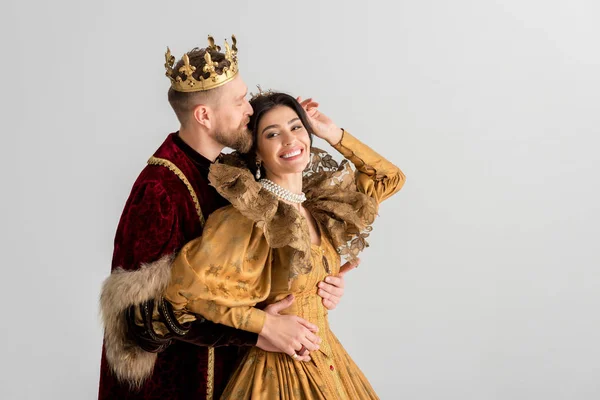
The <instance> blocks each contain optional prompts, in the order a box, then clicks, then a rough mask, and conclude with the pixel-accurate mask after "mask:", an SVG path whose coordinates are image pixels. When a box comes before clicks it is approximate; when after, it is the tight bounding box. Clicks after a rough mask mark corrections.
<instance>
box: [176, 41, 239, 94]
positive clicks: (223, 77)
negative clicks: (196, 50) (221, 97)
mask: <svg viewBox="0 0 600 400" xmlns="http://www.w3.org/2000/svg"><path fill="white" fill-rule="evenodd" d="M231 41H232V45H231V47H229V44H228V43H227V39H225V59H226V60H227V61H229V66H228V67H224V68H223V71H222V73H221V74H218V73H217V70H216V68H217V67H218V65H219V63H217V62H213V60H212V57H211V56H210V52H209V50H212V51H221V47H220V46H217V45H215V39H213V37H212V36H210V35H209V36H208V47H207V48H206V52H205V53H204V61H206V65H205V66H204V68H203V69H202V74H200V80H196V78H194V77H193V76H192V75H193V73H194V72H195V71H196V67H194V66H193V65H190V57H189V56H188V53H185V54H184V55H183V57H182V60H183V65H182V66H181V68H179V71H178V74H177V77H176V78H173V65H174V64H175V57H173V56H172V55H171V49H169V48H168V47H167V52H166V53H165V69H166V73H165V75H166V76H167V77H168V78H169V80H170V81H171V88H173V90H176V91H178V92H200V91H204V90H210V89H214V88H216V87H219V86H222V85H224V84H226V83H227V82H229V81H230V80H232V79H233V78H234V77H235V76H236V75H237V73H238V59H237V46H236V44H237V40H236V38H235V35H231ZM206 73H209V74H210V76H209V77H208V78H204V77H203V75H204V74H206ZM181 74H183V75H184V76H185V80H184V79H182V78H181Z"/></svg>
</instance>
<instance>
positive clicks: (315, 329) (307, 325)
mask: <svg viewBox="0 0 600 400" xmlns="http://www.w3.org/2000/svg"><path fill="white" fill-rule="evenodd" d="M296 321H298V323H299V324H301V325H304V327H305V328H306V329H308V330H309V331H311V332H315V333H316V332H318V331H319V327H318V326H316V325H315V324H311V323H310V322H308V321H307V320H305V319H302V318H300V317H296Z"/></svg>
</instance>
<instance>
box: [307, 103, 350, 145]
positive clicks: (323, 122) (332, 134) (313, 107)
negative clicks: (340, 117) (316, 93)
mask: <svg viewBox="0 0 600 400" xmlns="http://www.w3.org/2000/svg"><path fill="white" fill-rule="evenodd" d="M296 100H298V103H300V105H301V106H302V108H304V111H306V116H307V117H308V122H309V123H310V125H311V126H312V128H313V132H314V133H315V135H316V136H318V137H320V138H321V139H323V140H326V141H327V142H328V143H329V144H330V145H332V146H333V145H336V144H338V143H339V142H340V140H342V130H341V129H340V128H338V126H337V125H336V124H335V123H334V122H333V121H332V120H331V118H329V117H328V116H327V115H325V114H323V113H322V112H320V111H319V103H317V102H316V101H314V100H313V99H312V98H310V99H306V100H302V97H298V98H296Z"/></svg>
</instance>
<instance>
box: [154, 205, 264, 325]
mask: <svg viewBox="0 0 600 400" xmlns="http://www.w3.org/2000/svg"><path fill="white" fill-rule="evenodd" d="M270 267H271V250H270V247H269V245H268V243H267V241H266V239H265V236H264V232H263V229H261V228H259V227H258V226H257V225H256V223H254V222H253V221H251V220H250V219H248V218H246V217H244V216H243V215H242V214H241V213H240V212H239V211H238V210H236V209H235V208H233V207H232V206H228V207H225V208H221V209H219V210H217V211H216V212H214V213H213V214H211V216H210V217H209V218H208V220H207V221H206V225H205V227H204V232H203V234H202V236H201V237H199V238H197V239H195V240H193V241H191V242H190V243H188V244H186V245H185V246H184V248H183V249H182V251H181V252H180V253H179V255H178V256H177V258H176V259H175V261H174V263H173V268H172V272H171V282H170V284H169V286H168V288H167V290H166V292H165V299H166V300H167V301H168V302H170V303H171V305H172V306H173V309H174V311H175V314H176V316H177V319H178V320H180V321H185V320H188V319H189V317H190V315H189V314H199V315H202V316H203V317H204V318H206V319H208V320H210V321H213V322H216V323H220V324H224V325H228V326H231V327H233V328H237V329H242V330H245V331H249V332H254V333H260V331H261V330H262V328H263V325H264V322H265V318H266V314H265V312H264V311H262V310H260V309H258V308H255V305H256V304H257V303H259V302H261V301H263V300H265V299H266V298H267V296H268V295H269V292H270V290H271V269H270Z"/></svg>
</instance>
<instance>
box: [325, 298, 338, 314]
mask: <svg viewBox="0 0 600 400" xmlns="http://www.w3.org/2000/svg"><path fill="white" fill-rule="evenodd" d="M323 306H324V307H325V308H326V309H328V310H329V311H331V310H335V308H336V307H337V303H334V302H333V301H331V300H327V299H323Z"/></svg>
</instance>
